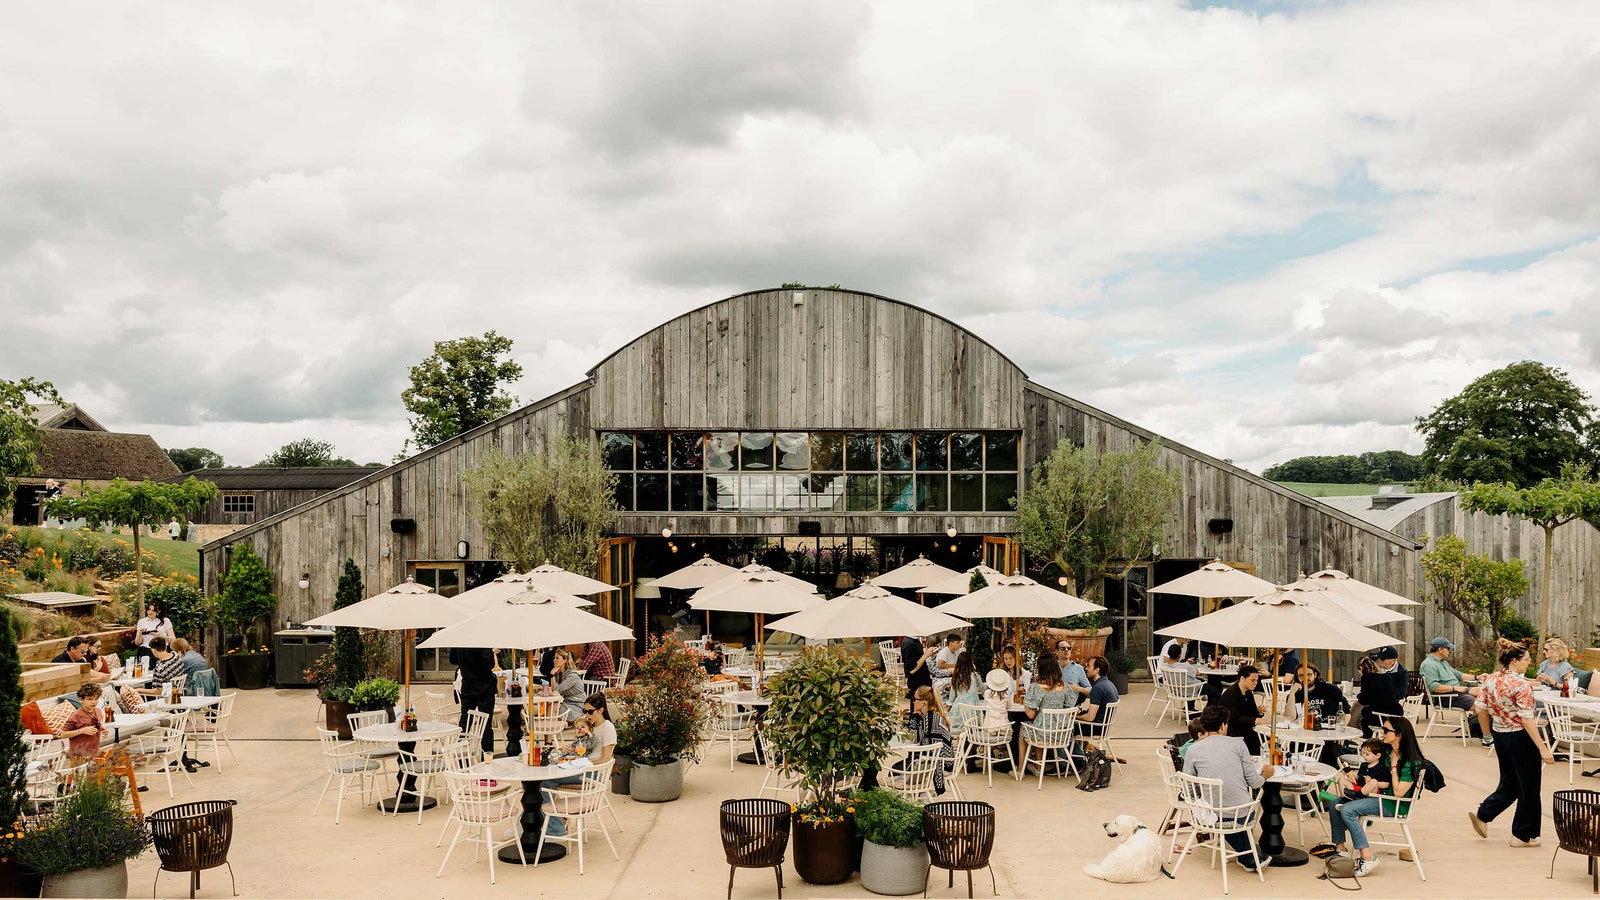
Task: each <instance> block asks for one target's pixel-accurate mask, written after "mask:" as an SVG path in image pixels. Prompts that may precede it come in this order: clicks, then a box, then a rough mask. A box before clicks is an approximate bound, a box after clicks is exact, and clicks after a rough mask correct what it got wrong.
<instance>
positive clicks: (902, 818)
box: [854, 789, 928, 896]
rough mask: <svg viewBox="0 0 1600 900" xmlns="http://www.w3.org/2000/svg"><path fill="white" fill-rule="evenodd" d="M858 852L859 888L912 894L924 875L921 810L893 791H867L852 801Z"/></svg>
mask: <svg viewBox="0 0 1600 900" xmlns="http://www.w3.org/2000/svg"><path fill="white" fill-rule="evenodd" d="M854 808H855V822H856V831H858V832H860V833H861V836H862V837H863V838H865V839H866V843H865V844H864V846H863V847H862V850H861V886H862V887H864V888H866V889H867V890H869V891H871V892H873V893H874V894H891V895H895V896H899V895H903V894H915V893H916V892H918V891H920V890H922V887H923V884H924V883H925V880H926V877H927V873H928V847H927V845H926V844H924V843H923V841H922V807H920V806H918V805H916V804H915V803H912V802H911V801H909V800H907V799H906V798H904V797H902V796H900V795H899V794H896V793H894V792H893V791H885V790H881V789H879V790H871V791H867V792H866V793H864V794H862V795H861V797H860V798H859V799H857V800H856V801H855V805H854Z"/></svg>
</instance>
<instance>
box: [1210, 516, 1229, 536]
mask: <svg viewBox="0 0 1600 900" xmlns="http://www.w3.org/2000/svg"><path fill="white" fill-rule="evenodd" d="M1206 528H1208V529H1209V530H1210V531H1211V533H1212V534H1228V533H1230V532H1232V531H1233V520H1232V519H1212V520H1211V521H1209V522H1207V523H1206Z"/></svg>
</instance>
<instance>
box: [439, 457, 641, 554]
mask: <svg viewBox="0 0 1600 900" xmlns="http://www.w3.org/2000/svg"><path fill="white" fill-rule="evenodd" d="M462 480H463V481H465V482H466V485H467V496H468V497H469V498H470V499H471V501H472V507H473V511H474V512H475V513H476V515H477V517H478V522H479V523H480V524H481V525H482V526H483V530H484V532H485V533H487V534H488V535H489V539H490V541H492V542H493V546H494V553H495V554H496V555H497V556H498V557H499V558H500V559H503V560H506V561H508V562H510V563H511V564H512V565H514V566H516V567H517V569H518V570H519V571H523V572H526V571H528V570H529V569H531V568H533V567H534V566H537V565H540V564H542V563H543V562H545V561H546V560H549V561H551V562H553V563H555V564H556V565H558V566H561V567H563V568H565V569H569V570H571V571H573V572H581V573H585V574H592V573H593V572H594V571H595V567H596V566H597V565H598V564H599V556H600V533H601V532H602V531H604V530H605V529H606V528H608V527H610V525H611V523H612V522H613V521H614V520H615V519H616V517H617V501H616V497H615V496H614V495H615V491H616V483H617V476H616V475H614V474H612V473H611V471H610V470H608V469H607V468H606V467H605V464H604V463H603V462H602V461H601V459H600V454H599V453H598V452H597V451H596V450H595V448H594V447H593V446H592V445H591V444H590V443H589V442H587V441H583V440H580V439H579V438H578V437H577V436H575V435H572V434H568V433H563V434H559V435H556V436H554V437H552V438H551V439H550V441H549V443H548V446H547V447H546V448H545V450H544V451H543V452H533V453H525V454H523V455H521V456H507V455H506V454H505V453H502V452H500V451H499V450H496V451H494V452H492V453H490V454H489V456H488V458H486V459H485V460H484V461H483V464H482V465H481V466H479V467H478V468H477V469H475V470H473V471H471V472H468V473H466V474H465V475H463V476H462Z"/></svg>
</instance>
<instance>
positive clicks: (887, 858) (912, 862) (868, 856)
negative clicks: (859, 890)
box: [861, 841, 928, 897]
mask: <svg viewBox="0 0 1600 900" xmlns="http://www.w3.org/2000/svg"><path fill="white" fill-rule="evenodd" d="M927 873H928V848H927V847H926V846H925V845H923V844H918V845H916V846H915V847H886V846H884V845H883V844H874V843H873V842H871V841H867V842H866V844H865V845H863V846H862V848H861V886H862V887H864V888H866V889H867V890H869V891H871V892H873V893H874V894H888V895H890V896H894V897H900V896H904V895H906V894H915V893H918V892H919V891H921V890H922V886H923V883H924V879H925V877H926V875H927Z"/></svg>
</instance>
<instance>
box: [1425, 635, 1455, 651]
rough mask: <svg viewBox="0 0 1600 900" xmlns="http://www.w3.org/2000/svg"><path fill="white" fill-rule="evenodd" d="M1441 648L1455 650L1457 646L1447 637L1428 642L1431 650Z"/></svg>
mask: <svg viewBox="0 0 1600 900" xmlns="http://www.w3.org/2000/svg"><path fill="white" fill-rule="evenodd" d="M1440 647H1443V648H1444V649H1446V650H1454V649H1455V648H1456V645H1455V644H1452V643H1450V639H1449V638H1447V637H1436V638H1434V639H1433V640H1431V641H1429V642H1428V649H1429V650H1437V649H1439V648H1440Z"/></svg>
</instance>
